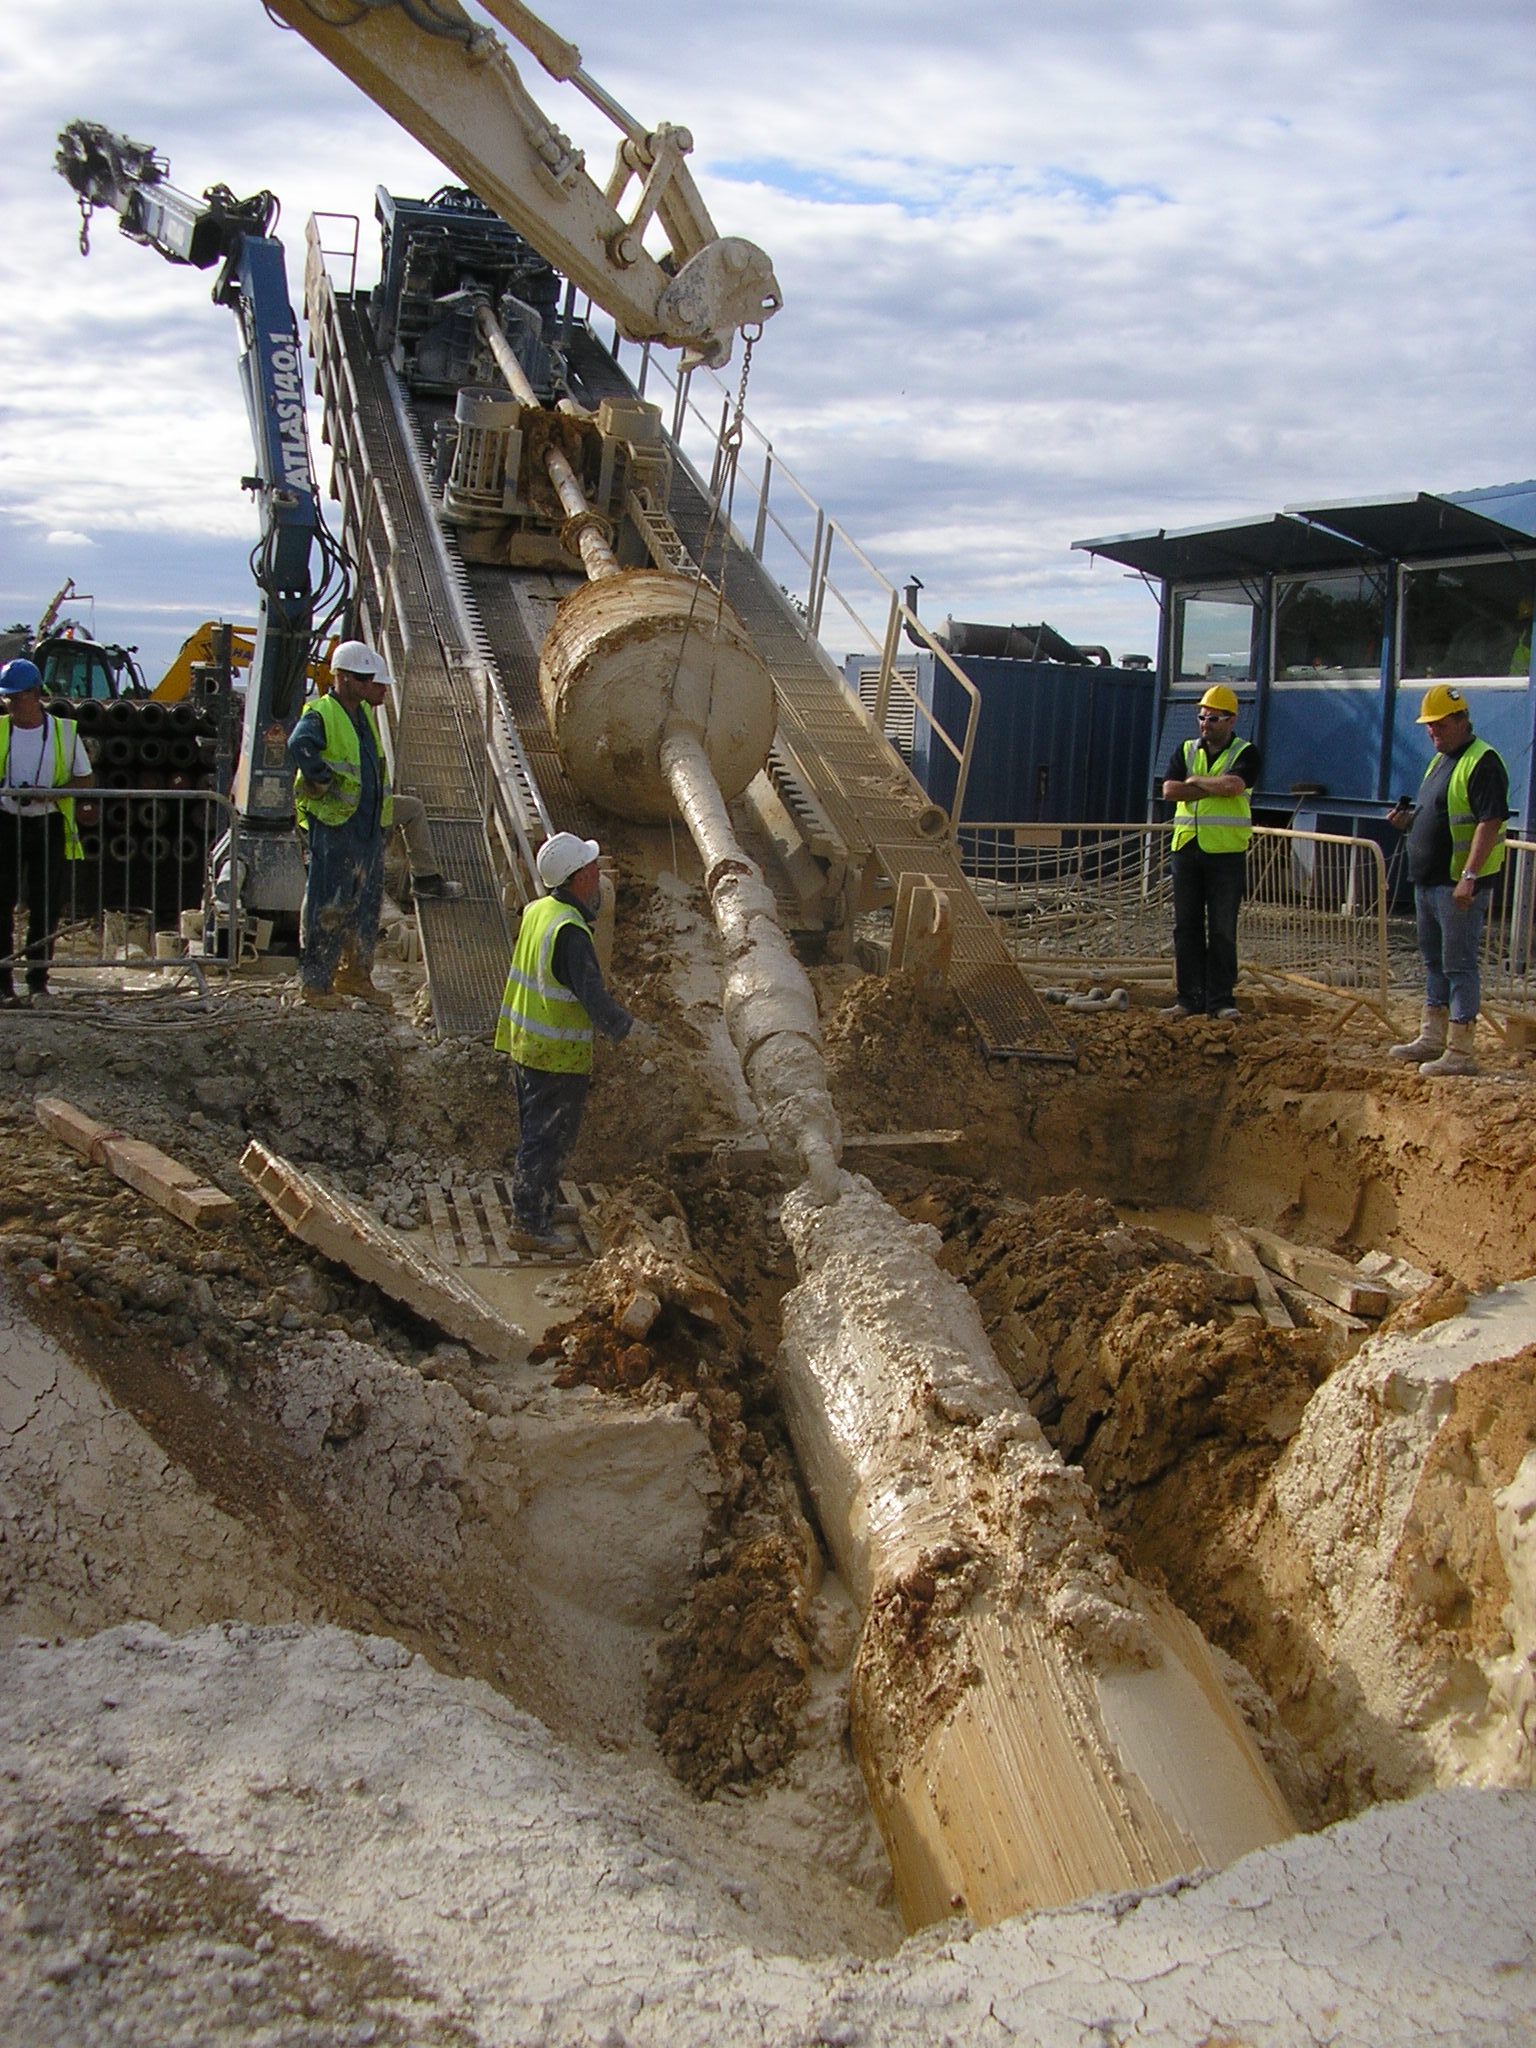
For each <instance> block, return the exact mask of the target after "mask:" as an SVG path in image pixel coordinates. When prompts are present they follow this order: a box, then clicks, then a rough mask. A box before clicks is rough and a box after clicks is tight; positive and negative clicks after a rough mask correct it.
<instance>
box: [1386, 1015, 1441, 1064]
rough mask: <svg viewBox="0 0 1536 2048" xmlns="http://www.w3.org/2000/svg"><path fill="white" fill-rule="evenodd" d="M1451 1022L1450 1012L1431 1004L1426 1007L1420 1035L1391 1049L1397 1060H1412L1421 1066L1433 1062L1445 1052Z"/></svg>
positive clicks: (1420, 1024) (1421, 1021)
mask: <svg viewBox="0 0 1536 2048" xmlns="http://www.w3.org/2000/svg"><path fill="white" fill-rule="evenodd" d="M1450 1021H1451V1013H1450V1011H1449V1010H1437V1009H1434V1008H1432V1007H1431V1005H1430V1004H1428V1003H1426V1004H1425V1005H1424V1015H1423V1017H1422V1019H1421V1020H1420V1023H1419V1035H1418V1037H1417V1038H1414V1039H1410V1040H1409V1042H1408V1043H1407V1044H1406V1045H1394V1046H1392V1047H1391V1048H1390V1051H1391V1056H1392V1058H1393V1059H1395V1060H1411V1061H1412V1062H1413V1064H1414V1065H1415V1066H1419V1065H1420V1064H1421V1063H1422V1062H1423V1061H1425V1060H1432V1059H1436V1058H1438V1056H1439V1055H1440V1054H1441V1053H1443V1052H1444V1051H1445V1033H1446V1027H1447V1025H1448V1024H1449V1023H1450Z"/></svg>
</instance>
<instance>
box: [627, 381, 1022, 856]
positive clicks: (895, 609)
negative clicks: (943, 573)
mask: <svg viewBox="0 0 1536 2048" xmlns="http://www.w3.org/2000/svg"><path fill="white" fill-rule="evenodd" d="M619 347H620V344H619V343H618V342H617V341H616V343H615V352H616V353H617V351H618V349H619ZM653 367H654V368H655V369H656V370H657V372H658V374H659V375H660V377H661V379H662V381H663V383H664V384H667V385H668V386H669V387H670V388H671V390H672V392H673V407H672V439H673V442H674V444H675V445H676V448H677V451H678V454H679V456H680V457H681V459H682V461H683V462H684V463H685V465H686V466H687V468H688V470H689V472H690V474H691V475H692V477H693V479H694V481H695V483H696V484H697V485H698V487H699V489H700V490H702V491H705V492H706V495H707V496H710V497H711V498H712V496H713V489H714V486H713V485H709V486H706V484H705V482H704V479H703V476H702V473H701V472H700V470H699V468H698V467H697V465H696V464H695V463H694V461H693V460H692V458H691V457H690V456H689V454H688V452H687V450H686V448H685V447H684V437H685V432H686V429H687V426H688V424H689V422H690V420H692V421H694V422H696V423H697V425H698V427H699V429H700V430H701V432H702V433H703V434H704V435H706V436H707V437H708V444H709V447H710V450H711V458H710V459H711V462H712V464H716V465H717V464H718V460H719V448H720V444H721V435H720V432H719V430H718V428H717V426H716V424H715V423H714V421H713V420H712V419H711V418H709V417H707V416H706V415H705V412H704V410H703V408H702V407H701V406H700V405H699V404H698V403H697V402H696V400H695V398H694V396H693V382H694V379H695V378H696V377H698V376H699V375H701V374H702V375H703V376H704V377H705V378H707V379H709V380H710V382H711V383H712V384H713V386H714V390H715V392H716V393H717V394H718V395H719V396H720V398H721V400H722V404H723V405H724V406H725V407H726V408H727V412H726V417H729V408H730V406H731V402H732V399H731V393H730V392H729V391H728V389H727V387H726V386H725V384H724V383H723V382H722V381H721V379H719V378H718V377H716V376H715V375H714V373H713V372H712V371H710V370H707V369H705V370H701V369H700V368H699V367H695V368H694V369H692V370H687V371H680V372H677V373H675V374H674V373H673V372H672V370H671V368H670V365H669V364H668V363H667V362H666V361H665V360H664V359H662V358H661V357H659V356H657V355H656V354H655V353H654V352H653V350H652V349H651V346H650V344H649V343H647V344H645V345H644V347H643V349H642V351H641V363H640V368H639V372H638V374H637V376H636V378H635V380H634V381H635V384H636V388H637V389H638V390H640V391H644V389H645V387H646V384H647V382H648V380H649V374H650V371H651V369H652V368H653ZM742 430H743V438H744V439H745V440H750V441H751V442H753V443H754V444H755V445H756V446H757V447H759V448H760V449H761V451H762V470H761V476H760V479H758V480H757V481H754V479H753V477H752V476H751V475H750V474H749V473H746V472H745V471H744V469H743V466H742V465H740V464H739V463H738V466H737V470H736V482H737V484H738V486H744V487H745V489H746V490H747V491H748V493H749V494H750V495H751V496H752V497H753V498H755V501H756V516H755V518H754V520H753V522H752V526H753V532H752V539H751V541H750V543H749V542H748V541H747V540H746V539H745V538H744V536H743V535H742V533H741V532H740V530H739V529H737V528H735V527H734V523H733V531H734V532H735V537H736V541H737V545H738V546H739V547H741V548H742V550H743V551H744V552H746V553H750V554H751V555H752V557H753V558H754V560H756V561H757V562H759V563H761V564H762V565H763V566H764V567H765V568H767V567H768V563H767V559H766V551H767V545H768V540H769V536H770V534H771V533H772V534H777V535H778V536H779V538H780V539H781V540H782V541H783V542H784V545H785V547H786V549H787V551H788V553H789V554H790V556H791V557H792V558H794V559H795V560H797V561H799V562H800V563H801V564H802V565H803V566H804V568H805V571H806V583H805V596H804V598H803V599H798V598H793V597H792V598H791V602H792V603H793V604H794V605H795V607H796V609H797V610H798V611H799V612H800V615H801V617H802V620H803V622H804V625H805V628H806V630H807V633H808V634H809V635H810V637H812V638H814V639H816V640H817V641H818V642H821V641H824V638H825V633H824V620H825V616H826V606H827V601H828V599H829V598H831V599H832V600H833V601H834V602H835V603H836V604H837V605H838V606H839V607H840V608H841V611H842V614H843V616H844V617H845V618H846V619H847V620H848V621H849V623H850V625H851V627H852V628H853V630H854V631H855V632H856V633H857V635H858V636H859V637H860V638H861V639H862V640H863V641H864V643H865V644H866V645H867V647H868V648H869V650H870V651H871V652H872V653H875V654H877V655H878V657H879V661H880V673H879V678H878V682H877V686H876V702H877V707H878V708H877V711H876V713H875V715H874V716H873V717H869V714H868V713H867V712H866V713H865V715H866V717H869V723H870V726H871V729H872V730H873V732H874V733H875V735H876V737H877V738H878V739H879V740H881V741H882V742H883V743H884V744H886V745H889V741H887V740H886V738H885V712H886V708H887V706H888V705H889V701H890V696H891V692H892V690H893V689H895V690H898V691H900V692H901V693H902V694H903V696H904V697H906V698H910V699H911V702H912V707H913V712H914V716H917V717H921V719H922V720H923V723H924V726H925V727H926V728H927V730H928V731H929V732H931V733H932V734H933V736H934V737H935V739H936V740H937V742H938V744H939V745H940V746H942V747H943V748H944V749H945V751H946V752H947V753H948V754H949V755H950V757H951V758H952V760H953V761H954V763H955V770H956V782H955V793H954V797H953V799H952V801H951V803H950V807H949V822H950V826H951V829H953V827H954V826H955V825H956V824H957V822H958V820H959V818H960V816H961V813H962V809H963V806H964V802H965V794H966V788H967V785H968V783H969V780H970V773H971V763H972V760H973V757H974V755H975V750H976V732H977V728H978V726H979V724H980V720H981V693H980V691H979V690H978V689H977V688H976V685H975V684H974V683H973V682H972V681H971V679H970V677H969V676H967V675H966V674H964V672H963V671H962V670H961V669H960V668H959V666H958V665H957V663H956V662H955V661H954V659H953V657H952V656H951V655H950V653H949V651H948V649H947V648H945V647H943V646H941V645H940V644H939V642H938V641H936V640H935V639H934V638H933V636H932V635H931V634H930V633H929V631H928V629H927V627H926V626H925V625H924V624H923V622H922V620H921V619H919V618H918V616H917V614H916V613H915V612H914V611H912V610H911V609H910V607H909V606H908V605H907V604H906V603H905V602H904V601H903V599H902V596H901V593H900V592H899V591H898V590H897V589H896V588H895V586H894V585H893V584H892V583H891V582H890V581H889V580H888V579H887V578H886V577H885V576H884V575H883V574H882V573H881V571H880V570H879V569H878V568H876V566H875V564H874V563H873V562H872V561H871V560H870V558H869V556H868V555H867V554H866V553H865V551H864V549H863V548H862V547H860V545H859V544H858V542H857V541H856V540H854V539H853V537H852V535H851V534H849V533H848V531H847V529H846V528H845V527H844V526H843V525H842V524H841V523H840V522H839V521H838V520H837V519H835V518H834V517H833V516H832V514H831V513H829V512H828V511H827V510H826V508H825V507H824V506H823V505H821V504H820V503H819V502H818V501H817V499H816V498H815V497H813V495H812V494H811V492H810V491H809V490H808V489H807V488H806V487H805V485H804V484H802V483H801V482H800V480H799V478H798V477H797V476H796V475H795V473H794V471H793V470H792V469H790V468H789V466H788V465H787V464H786V463H785V462H784V461H783V459H782V457H780V456H778V455H777V454H776V453H775V451H774V448H773V444H772V442H771V441H769V439H768V437H767V436H766V435H765V434H764V433H762V431H761V430H760V429H759V428H758V427H757V426H755V425H754V423H753V422H752V420H751V419H750V418H749V417H748V416H746V415H745V414H744V415H743V418H742ZM776 478H777V479H779V480H781V481H782V484H783V486H784V487H786V488H787V489H788V490H789V491H790V492H791V493H792V494H793V495H794V496H795V497H796V498H798V500H799V501H800V504H801V506H802V507H803V509H804V510H805V512H806V513H808V514H809V515H810V519H811V524H812V533H811V540H810V545H809V548H808V549H807V547H806V546H805V544H804V543H803V542H802V541H801V539H800V538H799V537H798V536H797V535H796V534H795V533H794V532H793V531H792V530H791V528H790V526H789V525H788V524H787V523H786V522H785V520H784V519H782V518H781V517H780V515H779V512H778V509H777V505H776V504H773V503H770V495H769V494H770V489H771V487H772V485H773V483H774V481H775V479H776ZM715 482H716V483H718V476H716V478H715ZM836 548H840V549H841V550H842V551H843V553H844V555H846V556H847V557H848V558H849V559H850V560H851V562H852V563H853V564H854V565H855V566H856V567H857V568H858V569H859V570H860V571H862V572H863V574H864V575H865V576H866V577H867V578H868V580H869V582H870V583H871V585H872V586H873V596H872V600H871V602H872V605H873V607H874V609H875V616H876V617H877V618H878V619H879V626H878V628H877V627H875V626H872V625H871V624H870V622H869V620H868V619H867V618H866V617H865V616H864V614H863V612H861V611H860V609H859V607H858V605H857V604H856V603H855V602H854V599H853V597H852V596H851V595H850V593H849V592H847V591H845V590H844V589H843V587H842V585H841V583H840V582H839V581H838V580H837V579H836V578H834V576H833V573H832V564H833V554H834V549H836ZM786 594H787V595H788V594H789V593H788V592H786ZM904 631H905V633H906V634H907V637H908V638H909V639H912V640H914V641H915V642H916V643H917V645H918V646H919V648H920V649H921V650H922V651H926V652H928V653H930V654H932V655H933V656H934V658H935V660H937V661H938V662H939V663H940V664H941V665H942V666H943V668H944V670H945V672H946V673H947V674H948V675H949V676H950V677H951V679H952V680H953V682H954V683H955V685H956V687H957V688H958V689H959V691H960V693H961V695H962V697H963V699H964V701H965V704H966V720H965V730H964V733H963V734H962V735H961V736H960V737H959V738H958V739H956V738H955V737H954V736H953V735H952V734H951V733H950V732H949V731H948V730H947V729H946V728H945V727H944V726H943V725H942V724H941V723H940V722H939V720H938V719H937V717H936V716H935V715H934V712H933V710H932V707H931V706H930V705H928V704H925V703H924V702H923V699H922V698H921V696H920V695H919V694H918V692H917V690H916V688H915V687H914V685H913V684H912V683H911V682H909V681H908V680H907V678H906V677H905V676H904V675H902V674H901V672H900V670H899V669H898V668H897V666H896V651H897V648H898V647H899V645H900V642H901V637H902V634H903V632H904ZM828 658H829V659H830V658H831V657H828ZM860 708H861V709H863V707H862V706H861V707H860ZM892 752H893V753H894V752H895V750H894V748H893V749H892ZM897 758H898V759H899V758H900V757H899V756H898V757H897ZM902 766H903V768H905V766H906V764H905V763H904V762H903V763H902Z"/></svg>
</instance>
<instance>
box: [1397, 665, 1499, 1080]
mask: <svg viewBox="0 0 1536 2048" xmlns="http://www.w3.org/2000/svg"><path fill="white" fill-rule="evenodd" d="M1418 723H1419V724H1420V725H1422V726H1424V727H1425V728H1426V730H1427V731H1428V734H1429V739H1430V744H1431V745H1432V746H1433V748H1434V752H1433V754H1432V755H1431V756H1430V761H1429V766H1428V767H1427V768H1426V769H1425V771H1424V779H1423V781H1422V782H1421V783H1420V784H1419V793H1418V799H1417V801H1415V800H1414V799H1413V798H1411V797H1406V796H1404V797H1399V798H1398V800H1397V802H1396V803H1395V804H1394V805H1393V807H1392V809H1391V810H1390V811H1389V812H1388V813H1387V822H1388V823H1389V824H1390V825H1395V826H1396V827H1397V829H1398V831H1399V832H1406V833H1407V835H1408V876H1409V879H1410V881H1411V882H1412V883H1413V906H1414V914H1415V919H1416V923H1417V929H1418V940H1419V957H1420V959H1421V960H1422V961H1423V963H1424V1011H1423V1015H1422V1017H1421V1019H1420V1022H1419V1035H1418V1037H1417V1038H1411V1039H1408V1040H1406V1041H1405V1042H1404V1043H1403V1044H1402V1045H1394V1046H1393V1047H1392V1057H1393V1059H1395V1060H1404V1061H1407V1062H1410V1063H1411V1064H1412V1065H1414V1066H1416V1067H1417V1068H1418V1070H1419V1072H1420V1073H1421V1074H1433V1075H1442V1074H1475V1073H1476V1072H1477V1056H1476V1053H1475V1051H1474V1049H1473V1047H1474V1041H1475V1039H1476V1037H1477V1017H1478V1011H1479V1010H1480V1009H1481V1007H1482V977H1481V974H1480V972H1479V969H1478V958H1479V954H1480V952H1481V949H1482V942H1483V919H1484V915H1485V912H1486V910H1487V907H1488V898H1489V896H1490V895H1491V894H1492V891H1493V886H1494V877H1495V876H1496V875H1497V874H1498V872H1499V870H1500V869H1501V868H1502V867H1503V865H1504V838H1505V820H1506V819H1507V818H1508V816H1509V770H1508V769H1507V768H1506V767H1505V765H1504V762H1503V760H1502V758H1501V757H1500V756H1499V755H1498V754H1497V753H1496V752H1495V751H1494V749H1493V748H1492V747H1490V746H1489V745H1488V743H1487V742H1486V741H1485V740H1480V739H1479V738H1478V737H1477V735H1476V733H1475V732H1474V731H1473V730H1472V713H1471V709H1470V707H1469V706H1468V703H1467V700H1466V697H1465V695H1464V694H1463V693H1462V691H1460V690H1459V689H1458V688H1457V687H1456V685H1455V684H1454V683H1432V684H1431V685H1430V687H1429V688H1428V689H1427V690H1426V691H1425V692H1424V697H1423V701H1422V703H1421V704H1420V706H1419V716H1418Z"/></svg>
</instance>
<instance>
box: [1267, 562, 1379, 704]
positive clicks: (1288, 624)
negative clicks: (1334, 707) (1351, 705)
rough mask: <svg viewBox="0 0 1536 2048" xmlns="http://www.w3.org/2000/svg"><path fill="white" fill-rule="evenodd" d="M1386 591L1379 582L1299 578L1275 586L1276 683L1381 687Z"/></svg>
mask: <svg viewBox="0 0 1536 2048" xmlns="http://www.w3.org/2000/svg"><path fill="white" fill-rule="evenodd" d="M1385 595H1386V593H1385V590H1384V587H1383V584H1382V581H1381V578H1380V577H1379V576H1370V575H1363V576H1362V575H1358V574H1350V573H1346V574H1343V575H1338V576H1333V575H1329V576H1297V577H1291V578H1286V579H1283V580H1281V581H1278V582H1277V583H1276V585H1275V667H1274V675H1275V680H1276V682H1321V681H1327V682H1360V681H1367V680H1369V681H1370V682H1373V683H1374V682H1376V681H1378V680H1379V679H1380V676H1381V642H1382V631H1383V628H1384V626H1385V623H1386V612H1385Z"/></svg>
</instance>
